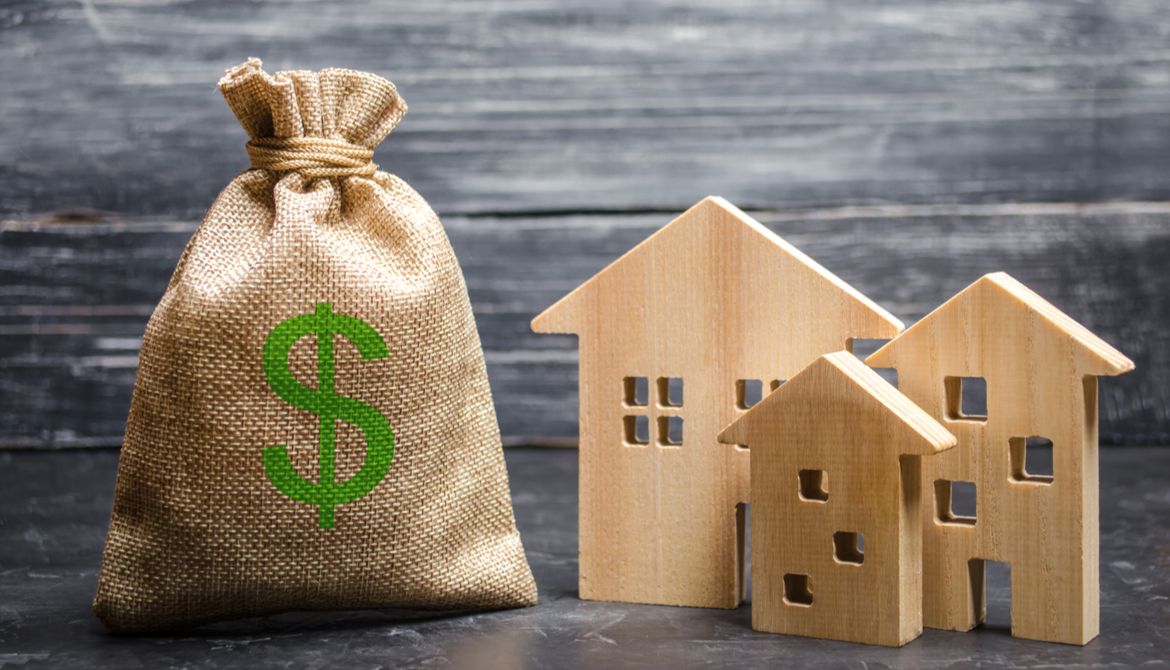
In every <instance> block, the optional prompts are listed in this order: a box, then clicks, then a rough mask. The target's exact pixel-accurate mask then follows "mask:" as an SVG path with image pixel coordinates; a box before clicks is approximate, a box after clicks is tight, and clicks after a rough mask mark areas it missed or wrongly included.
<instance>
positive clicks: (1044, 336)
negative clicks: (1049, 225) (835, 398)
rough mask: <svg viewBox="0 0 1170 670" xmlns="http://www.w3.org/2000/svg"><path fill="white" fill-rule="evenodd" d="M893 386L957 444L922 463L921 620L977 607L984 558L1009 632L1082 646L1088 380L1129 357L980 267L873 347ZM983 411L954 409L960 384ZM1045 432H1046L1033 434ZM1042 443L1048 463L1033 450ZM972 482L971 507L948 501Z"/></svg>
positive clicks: (1088, 595)
mask: <svg viewBox="0 0 1170 670" xmlns="http://www.w3.org/2000/svg"><path fill="white" fill-rule="evenodd" d="M866 363H867V364H869V365H871V366H874V367H892V368H896V369H897V371H898V383H899V389H900V390H901V391H902V392H903V393H904V394H905V395H906V396H908V397H909V398H910V399H911V400H913V401H914V402H915V403H917V404H918V405H919V406H921V407H922V408H923V409H925V410H926V411H927V412H928V413H929V414H930V415H931V416H933V417H934V418H936V419H937V420H938V421H940V422H941V423H943V425H945V426H946V427H947V430H949V431H950V432H952V433H954V434H955V436H956V437H957V438H958V441H959V444H958V447H957V448H955V449H953V450H951V451H948V452H946V453H944V454H940V455H939V456H938V457H937V458H934V459H928V460H927V461H926V462H924V464H923V487H924V489H925V490H926V491H927V493H928V494H931V495H932V497H933V502H932V504H929V505H926V506H924V508H923V510H922V514H923V519H924V521H925V534H924V537H923V547H924V557H923V567H924V581H923V623H924V624H925V625H926V626H928V627H931V628H944V629H950V630H963V631H965V630H969V629H971V628H972V627H974V626H976V625H977V624H979V623H980V622H981V621H982V620H983V618H984V614H985V611H986V609H985V601H984V592H985V588H984V561H986V560H993V561H1006V562H1008V563H1009V564H1010V565H1011V575H1012V576H1011V592H1012V609H1011V616H1012V635H1014V636H1016V637H1024V638H1031V639H1035V640H1047V641H1053V642H1065V643H1069V644H1085V643H1087V642H1088V641H1089V640H1092V639H1093V638H1094V637H1096V635H1097V633H1098V629H1099V627H1100V587H1099V584H1098V569H1099V568H1098V542H1099V535H1100V531H1099V522H1098V493H1097V377H1098V376H1099V375H1117V374H1121V373H1123V372H1126V371H1129V370H1132V369H1133V363H1132V362H1131V361H1130V360H1129V359H1128V358H1126V357H1125V356H1123V355H1122V354H1121V353H1119V352H1118V351H1117V350H1115V349H1114V348H1113V347H1111V346H1109V345H1108V344H1106V343H1105V342H1104V341H1102V340H1101V339H1100V338H1098V337H1097V336H1095V335H1093V334H1092V333H1090V332H1089V331H1088V330H1086V329H1085V328H1084V327H1083V326H1081V325H1080V324H1078V323H1076V322H1075V321H1073V320H1072V319H1070V318H1069V317H1068V316H1066V315H1065V314H1063V313H1061V312H1060V311H1059V310H1057V309H1056V308H1055V307H1053V306H1052V305H1051V304H1049V303H1048V302H1046V301H1045V300H1044V299H1043V298H1041V297H1040V296H1038V295H1036V294H1035V293H1033V292H1032V291H1030V290H1028V288H1026V287H1025V286H1024V285H1023V284H1020V283H1019V282H1017V281H1016V280H1014V279H1012V278H1011V277H1009V276H1008V275H1006V274H1003V273H996V274H990V275H987V276H985V277H983V278H982V279H980V280H979V281H977V282H975V283H974V284H972V285H971V286H970V287H968V288H967V289H965V290H964V291H963V292H962V293H960V294H959V295H957V296H955V297H954V298H952V299H951V300H950V301H948V302H947V303H946V304H944V305H943V306H941V307H939V308H938V309H936V310H935V311H934V312H932V313H931V314H930V315H928V316H927V317H926V318H924V319H922V320H921V321H919V322H918V323H916V324H915V325H914V326H913V327H912V328H910V329H909V330H907V331H906V332H905V333H904V334H902V335H901V336H900V337H898V338H897V339H895V340H893V341H892V342H890V343H889V344H887V345H886V346H885V347H883V348H881V349H879V350H878V351H877V352H876V353H874V354H873V355H872V356H870V357H869V358H868V359H867V360H866ZM965 387H973V388H969V389H968V393H967V398H968V399H971V395H972V393H971V392H972V390H974V391H976V392H978V393H979V394H981V395H985V401H986V402H985V405H986V414H985V415H983V414H976V413H975V412H974V410H972V409H971V408H969V407H964V402H965V400H964V388H965ZM1041 439H1044V442H1043V443H1042V442H1041ZM1048 441H1050V442H1051V447H1050V449H1051V464H1052V465H1051V471H1046V472H1038V468H1037V467H1036V460H1037V459H1036V458H1035V456H1036V455H1035V454H1034V453H1033V452H1035V451H1037V450H1039V449H1041V448H1042V447H1041V444H1048ZM972 484H973V485H974V488H975V500H976V505H975V509H974V515H971V514H962V513H961V512H959V511H957V510H955V509H954V507H953V505H952V497H953V493H954V491H955V489H956V487H959V486H966V487H970V486H971V485H972Z"/></svg>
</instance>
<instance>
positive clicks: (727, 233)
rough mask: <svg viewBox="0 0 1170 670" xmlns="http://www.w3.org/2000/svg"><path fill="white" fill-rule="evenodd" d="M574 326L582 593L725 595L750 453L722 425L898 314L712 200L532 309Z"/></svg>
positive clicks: (693, 602)
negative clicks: (755, 392) (723, 440)
mask: <svg viewBox="0 0 1170 670" xmlns="http://www.w3.org/2000/svg"><path fill="white" fill-rule="evenodd" d="M532 328H533V330H535V331H537V332H542V333H575V334H577V335H579V336H580V339H579V346H580V402H581V415H580V416H581V418H580V594H581V597H582V598H584V599H587V600H611V601H623V602H633V603H649V604H662V605H684V606H692V607H719V608H734V607H736V606H737V605H738V604H739V603H740V602H742V600H743V597H744V574H743V565H744V560H743V559H744V556H743V553H744V516H745V515H744V504H746V503H748V502H749V494H750V491H749V483H748V479H749V473H748V452H747V451H746V450H742V449H735V448H726V447H724V446H723V445H720V444H719V443H718V442H717V440H716V437H717V436H718V434H719V431H720V430H722V429H723V428H724V427H725V426H727V425H728V424H730V423H731V422H732V421H734V420H735V419H736V418H738V417H739V415H740V414H742V413H743V412H744V411H745V410H746V409H747V408H748V405H749V404H751V402H752V398H751V397H750V395H751V392H752V389H753V386H755V387H756V388H758V387H759V386H761V385H763V386H764V388H765V389H766V388H767V387H768V386H771V387H773V388H774V387H775V386H777V385H779V383H780V381H781V380H784V379H787V378H788V377H789V376H791V375H795V374H796V373H797V372H799V371H800V370H801V369H803V368H804V367H805V366H807V365H808V364H809V363H811V362H812V361H814V360H816V358H817V357H819V356H820V355H821V354H824V353H828V352H832V351H839V350H841V349H844V348H846V347H847V346H849V343H850V340H851V338H888V337H893V336H894V335H896V334H897V333H898V332H900V331H901V329H902V324H901V322H899V321H898V320H897V319H895V318H894V317H893V316H891V315H890V314H889V313H887V312H886V311H885V310H884V309H882V308H881V307H878V306H877V305H876V304H874V303H873V302H871V301H870V300H869V299H867V298H866V297H865V296H863V295H861V294H860V293H859V292H857V291H856V290H855V289H853V288H852V287H850V286H848V285H847V284H845V283H844V282H842V281H841V280H840V279H838V278H837V277H835V276H833V275H832V274H831V273H829V272H828V271H827V270H825V269H824V268H822V267H821V266H820V265H818V264H817V263H815V262H814V261H813V260H812V259H810V258H808V257H807V256H805V255H804V254H802V253H801V252H800V251H798V250H797V249H795V248H794V247H792V246H791V245H789V244H788V243H786V242H785V241H784V240H782V239H780V238H779V237H777V236H776V235H775V234H774V233H772V232H771V231H769V230H768V229H767V228H765V227H764V226H762V225H760V224H759V223H758V222H756V221H754V220H753V219H752V218H751V217H749V216H747V215H746V214H744V213H743V212H741V211H740V210H739V209H737V208H735V207H734V206H732V205H731V204H729V203H728V202H726V201H725V200H723V199H721V198H714V197H712V198H707V199H705V200H703V201H702V202H700V203H699V204H697V205H695V206H694V207H692V208H691V209H689V210H687V211H686V212H685V213H684V214H682V215H681V216H680V217H678V218H677V219H675V220H674V221H673V222H671V223H670V224H668V225H666V226H665V227H663V228H662V229H661V230H659V231H658V232H656V233H655V234H654V235H652V236H651V237H649V238H648V239H646V240H645V241H643V242H642V243H641V244H639V245H638V246H637V247H635V248H634V249H633V250H631V251H630V252H628V253H627V254H625V255H624V256H622V257H621V258H619V259H618V260H617V261H615V262H614V263H613V264H612V265H610V266H609V267H608V268H606V269H605V270H603V271H601V272H600V273H599V274H597V275H596V276H594V277H593V278H592V279H590V280H589V281H588V282H586V283H585V284H583V285H581V286H580V287H578V288H577V289H576V290H574V291H573V292H572V293H570V294H569V295H567V296H565V297H564V298H563V299H561V300H560V301H558V302H557V303H556V304H555V305H553V306H552V307H550V308H549V309H548V310H547V311H545V312H544V313H543V314H541V315H540V316H538V317H537V318H536V319H535V320H533V322H532Z"/></svg>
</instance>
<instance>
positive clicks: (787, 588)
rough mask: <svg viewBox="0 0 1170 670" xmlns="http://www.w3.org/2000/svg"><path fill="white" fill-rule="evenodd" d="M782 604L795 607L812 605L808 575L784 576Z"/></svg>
mask: <svg viewBox="0 0 1170 670" xmlns="http://www.w3.org/2000/svg"><path fill="white" fill-rule="evenodd" d="M784 602H785V603H787V604H789V605H795V606H797V607H808V606H810V605H812V604H813V594H812V585H811V584H809V578H808V575H794V574H791V573H789V574H787V575H784Z"/></svg>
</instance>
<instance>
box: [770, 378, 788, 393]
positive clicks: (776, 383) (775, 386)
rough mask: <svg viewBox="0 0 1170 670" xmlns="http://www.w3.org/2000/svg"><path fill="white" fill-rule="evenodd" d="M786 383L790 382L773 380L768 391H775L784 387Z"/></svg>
mask: <svg viewBox="0 0 1170 670" xmlns="http://www.w3.org/2000/svg"><path fill="white" fill-rule="evenodd" d="M786 381H788V380H787V379H773V380H772V381H771V382H769V383H768V390H769V391H775V390H776V389H778V388H780V387H781V386H783V385H784V382H786Z"/></svg>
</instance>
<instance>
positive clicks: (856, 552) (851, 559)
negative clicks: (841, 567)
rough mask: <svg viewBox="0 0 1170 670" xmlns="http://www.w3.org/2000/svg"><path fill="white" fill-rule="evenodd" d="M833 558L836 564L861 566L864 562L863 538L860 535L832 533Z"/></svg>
mask: <svg viewBox="0 0 1170 670" xmlns="http://www.w3.org/2000/svg"><path fill="white" fill-rule="evenodd" d="M833 558H834V559H836V561H837V562H838V563H845V564H847V565H861V564H862V563H863V562H864V561H865V538H864V537H863V536H862V535H861V533H847V532H845V531H838V532H836V533H833Z"/></svg>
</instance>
